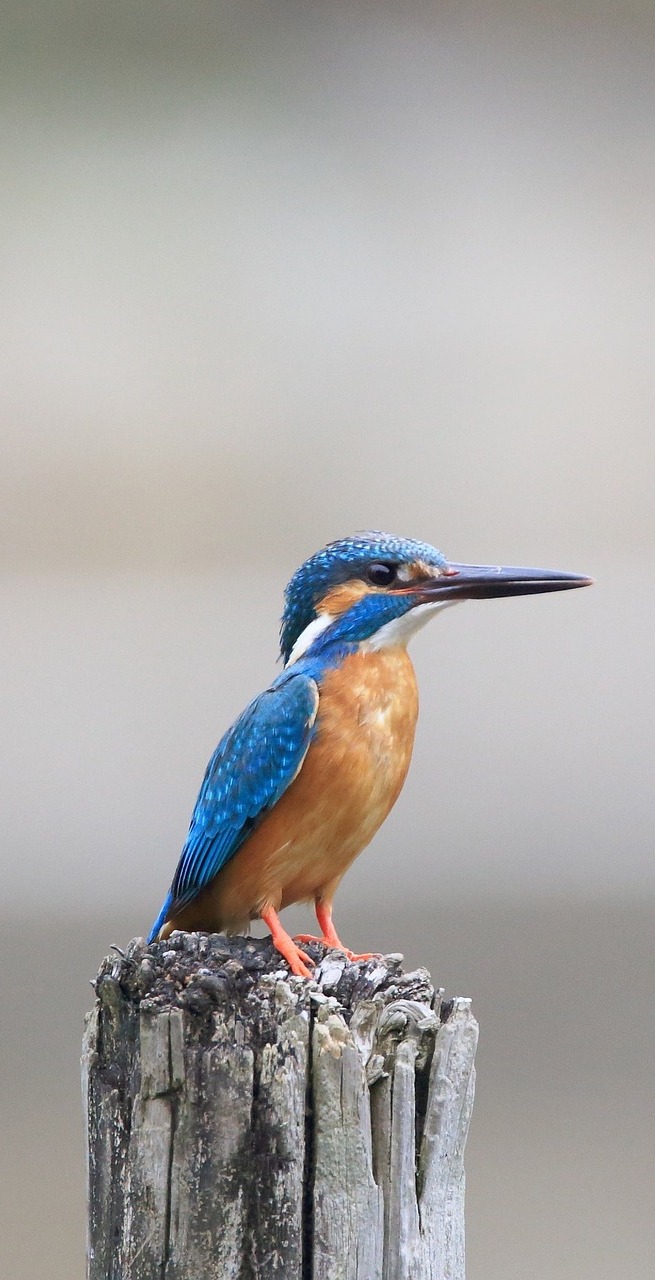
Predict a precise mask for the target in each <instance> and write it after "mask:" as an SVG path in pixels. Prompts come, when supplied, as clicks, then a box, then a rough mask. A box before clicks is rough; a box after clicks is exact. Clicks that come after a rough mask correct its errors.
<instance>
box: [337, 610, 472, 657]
mask: <svg viewBox="0 0 655 1280" xmlns="http://www.w3.org/2000/svg"><path fill="white" fill-rule="evenodd" d="M461 603H462V602H461V601H460V600H429V601H427V602H426V603H425V604H415V605H414V608H413V609H408V610H407V613H402V614H401V615H400V617H399V618H394V619H393V621H392V622H385V623H384V626H382V627H380V629H379V630H378V631H374V632H373V635H372V636H369V638H368V640H364V641H362V643H361V644H360V646H359V647H360V650H361V651H362V652H363V653H376V652H377V650H379V649H390V648H393V646H394V645H400V646H401V647H402V648H403V649H404V648H406V647H407V644H408V642H409V641H410V640H411V638H412V636H413V635H415V634H416V632H417V631H420V630H421V627H424V626H425V624H426V622H429V621H430V618H433V617H434V615H435V613H438V612H439V611H440V610H441V609H449V608H451V607H452V605H454V604H461Z"/></svg>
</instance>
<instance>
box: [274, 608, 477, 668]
mask: <svg viewBox="0 0 655 1280" xmlns="http://www.w3.org/2000/svg"><path fill="white" fill-rule="evenodd" d="M462 603H463V602H462V601H461V600H429V601H427V602H426V603H425V604H415V605H414V608H413V609H408V610H407V613H403V614H401V616H400V617H399V618H394V619H393V620H392V621H391V622H385V623H384V625H383V626H381V627H380V628H379V629H378V630H377V631H374V632H373V635H372V636H369V638H368V640H361V641H360V643H359V650H360V653H376V652H377V651H378V650H379V649H391V648H393V647H394V645H400V646H401V647H402V648H406V647H407V644H408V643H409V641H410V640H411V638H412V636H413V635H416V632H417V631H420V630H421V628H422V627H424V626H425V624H426V622H429V621H430V618H433V617H434V615H435V613H439V612H440V610H441V609H450V608H452V606H453V605H454V604H462ZM333 622H336V618H334V617H333V616H332V614H331V613H319V615H318V617H316V618H313V619H312V621H311V622H310V623H309V625H308V626H306V627H305V630H304V631H301V633H300V635H299V636H298V639H297V640H296V643H295V644H294V646H293V649H292V650H291V653H290V654H289V657H288V659H287V661H286V662H285V664H284V665H285V667H290V666H291V665H292V663H294V662H297V661H298V659H299V658H302V656H303V654H304V653H306V652H307V650H308V649H309V648H311V646H312V645H313V643H314V641H315V640H316V639H317V638H318V636H320V635H322V634H323V632H324V631H327V628H328V627H331V626H332V623H333Z"/></svg>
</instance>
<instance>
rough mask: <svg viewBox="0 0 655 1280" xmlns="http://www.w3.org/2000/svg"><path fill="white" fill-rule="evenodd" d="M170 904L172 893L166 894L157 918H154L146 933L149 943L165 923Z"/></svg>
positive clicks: (171, 903)
mask: <svg viewBox="0 0 655 1280" xmlns="http://www.w3.org/2000/svg"><path fill="white" fill-rule="evenodd" d="M172 905H173V894H172V893H169V894H167V897H166V901H165V903H164V905H163V907H162V909H161V911H160V912H159V915H158V916H157V919H156V920H155V923H154V924H153V926H152V929H151V930H150V933H149V934H148V942H149V943H150V942H154V941H155V939H156V938H157V934H158V933H159V930H160V929H161V928H163V926H164V925H165V924H166V921H167V919H168V913H169V911H170V909H171V907H172Z"/></svg>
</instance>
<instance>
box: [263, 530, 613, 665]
mask: <svg viewBox="0 0 655 1280" xmlns="http://www.w3.org/2000/svg"><path fill="white" fill-rule="evenodd" d="M590 581H591V579H590V578H584V577H579V576H578V575H577V574H572V573H559V572H557V571H555V570H552V569H516V568H512V569H510V568H501V567H499V566H487V565H468V564H453V563H451V562H450V561H448V560H447V559H446V557H445V556H444V555H443V554H442V552H441V551H437V549H436V547H431V546H429V544H428V543H426V542H415V541H414V540H413V539H411V538H396V537H393V536H392V535H391V534H388V533H377V532H373V533H358V534H354V535H353V536H352V537H350V538H341V539H339V541H338V542H330V543H329V544H328V546H327V547H324V548H323V549H322V550H321V551H317V552H316V554H315V555H313V556H310V558H309V560H306V561H305V563H304V564H303V565H301V566H300V568H299V569H297V570H296V572H295V573H294V575H293V577H292V578H291V581H290V582H289V584H288V586H287V588H286V591H285V608H284V614H283V617H282V627H281V632H280V648H281V651H282V657H283V660H284V662H285V665H288V664H289V663H290V662H295V661H296V659H297V658H299V657H301V656H302V655H303V654H305V653H308V652H309V651H310V650H312V651H313V650H314V649H315V648H316V649H317V650H318V649H319V648H320V649H322V648H323V647H324V646H325V645H328V644H330V643H332V642H334V643H336V644H341V645H360V644H369V645H370V647H371V648H382V647H383V646H385V645H390V644H406V643H407V640H408V639H409V637H410V636H411V635H412V634H413V633H414V632H415V631H417V630H418V629H419V627H421V626H423V624H424V623H425V622H427V621H428V619H429V618H430V617H431V616H432V615H433V614H435V613H436V612H438V611H439V610H440V609H443V608H445V607H446V606H447V605H450V604H457V603H458V602H459V601H461V600H471V599H486V598H491V597H494V596H518V595H527V594H530V593H532V592H538V591H566V590H567V589H568V588H570V587H584V586H587V585H588V584H589V583H590Z"/></svg>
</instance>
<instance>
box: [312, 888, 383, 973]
mask: <svg viewBox="0 0 655 1280" xmlns="http://www.w3.org/2000/svg"><path fill="white" fill-rule="evenodd" d="M315 906H316V919H317V920H318V924H319V928H320V929H322V930H323V936H322V937H321V938H314V937H312V935H311V933H299V934H297V936H296V942H322V943H323V946H324V947H330V948H331V949H332V950H333V951H343V954H344V955H345V956H347V957H348V959H349V960H374V959H375V952H374V951H363V952H362V954H361V955H359V956H358V955H356V954H355V952H354V951H351V950H350V948H349V947H344V945H343V942H342V941H341V938H340V937H339V935H338V933H337V931H336V929H335V927H334V923H333V921H332V903H331V902H326V901H321V899H320V898H318V899H317V900H316V904H315Z"/></svg>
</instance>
